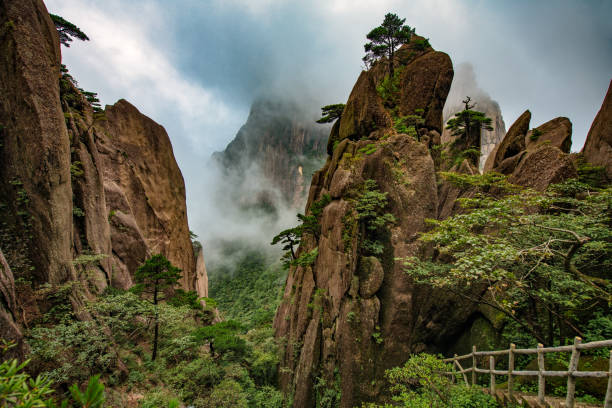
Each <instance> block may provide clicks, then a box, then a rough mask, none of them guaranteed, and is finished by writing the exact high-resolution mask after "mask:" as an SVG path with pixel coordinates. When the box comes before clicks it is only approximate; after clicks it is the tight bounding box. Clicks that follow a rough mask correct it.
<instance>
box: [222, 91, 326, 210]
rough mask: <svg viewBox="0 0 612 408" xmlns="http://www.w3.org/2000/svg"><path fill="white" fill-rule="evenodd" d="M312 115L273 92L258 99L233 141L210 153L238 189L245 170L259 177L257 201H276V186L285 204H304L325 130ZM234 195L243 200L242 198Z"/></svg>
mask: <svg viewBox="0 0 612 408" xmlns="http://www.w3.org/2000/svg"><path fill="white" fill-rule="evenodd" d="M314 119H315V117H314V115H312V114H309V113H308V112H307V111H305V110H304V109H303V108H302V107H300V106H299V104H298V103H297V102H295V101H291V100H285V99H284V98H278V99H274V97H266V98H260V99H257V100H256V101H255V102H253V105H252V107H251V111H250V114H249V117H248V119H247V121H246V123H245V124H244V125H243V126H242V128H240V130H239V131H238V133H237V134H236V137H235V138H234V140H232V141H231V142H230V143H229V144H228V146H227V148H226V149H225V150H224V151H223V152H218V153H215V155H214V157H215V159H216V161H217V162H218V163H219V164H220V166H221V168H222V169H223V171H224V174H225V175H226V176H227V177H229V178H231V179H232V184H233V186H232V187H233V188H235V189H236V190H238V191H242V190H243V189H242V188H240V186H236V185H235V184H236V183H239V184H240V183H244V182H245V180H248V177H247V174H248V173H256V174H257V176H258V177H261V178H262V179H263V180H259V185H261V186H262V188H261V191H259V193H258V194H255V195H256V196H258V197H259V198H258V199H257V200H259V201H261V200H264V201H270V203H271V204H272V205H274V201H275V200H276V199H275V198H274V195H275V192H274V190H278V191H279V192H280V200H281V201H282V202H283V204H284V205H287V204H288V205H289V206H291V207H293V208H300V207H301V206H302V205H304V201H305V198H306V194H307V189H308V184H309V182H310V175H311V174H312V172H313V171H314V170H316V169H317V168H318V167H319V166H320V165H321V163H322V162H323V157H324V155H325V150H324V149H325V141H326V137H327V132H328V131H329V129H328V128H327V127H326V126H322V125H318V124H316V123H315V121H314ZM266 185H267V186H266ZM244 187H245V188H246V189H248V187H250V186H244ZM266 187H267V188H269V191H266ZM237 199H238V201H242V200H244V197H238V198H237ZM257 200H256V201H257ZM247 205H257V203H251V204H249V203H247Z"/></svg>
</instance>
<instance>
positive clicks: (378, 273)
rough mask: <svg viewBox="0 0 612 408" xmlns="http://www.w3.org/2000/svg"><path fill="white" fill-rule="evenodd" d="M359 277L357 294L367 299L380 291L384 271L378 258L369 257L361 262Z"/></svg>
mask: <svg viewBox="0 0 612 408" xmlns="http://www.w3.org/2000/svg"><path fill="white" fill-rule="evenodd" d="M359 275H360V276H359V294H360V295H361V296H362V297H363V298H364V299H368V298H371V297H372V296H374V294H375V293H376V292H378V290H379V289H380V286H381V285H382V283H383V279H384V278H385V271H384V270H383V267H382V265H381V264H380V261H379V260H378V258H376V257H374V256H370V257H367V258H363V259H362V260H361V265H360V269H359Z"/></svg>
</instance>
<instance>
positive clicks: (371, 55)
mask: <svg viewBox="0 0 612 408" xmlns="http://www.w3.org/2000/svg"><path fill="white" fill-rule="evenodd" d="M405 21H406V19H405V18H399V17H398V16H397V14H392V13H387V14H386V15H385V19H384V21H383V23H382V24H381V25H380V26H378V27H376V28H374V29H373V30H372V31H370V32H369V33H368V35H367V36H366V38H367V39H368V40H370V42H368V43H366V44H365V45H364V46H363V47H364V49H365V52H366V55H365V56H364V57H363V58H362V60H363V62H364V63H365V64H366V66H368V65H370V64H371V63H372V62H374V61H376V60H378V59H380V58H382V57H387V59H388V61H389V76H391V77H393V64H394V62H393V59H394V56H395V50H396V49H397V48H399V47H400V46H401V45H402V44H406V43H408V42H410V38H411V37H412V35H413V34H414V28H411V27H410V26H407V25H404V22H405Z"/></svg>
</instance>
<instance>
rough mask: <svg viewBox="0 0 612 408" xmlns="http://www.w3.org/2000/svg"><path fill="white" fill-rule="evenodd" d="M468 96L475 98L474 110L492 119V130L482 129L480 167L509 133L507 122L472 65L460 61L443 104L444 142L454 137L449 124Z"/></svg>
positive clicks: (461, 108) (473, 99)
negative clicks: (478, 82)
mask: <svg viewBox="0 0 612 408" xmlns="http://www.w3.org/2000/svg"><path fill="white" fill-rule="evenodd" d="M466 96H469V97H471V98H472V101H473V103H475V105H476V106H475V108H474V109H475V110H478V111H480V112H484V114H485V115H486V117H488V118H491V126H493V130H482V131H481V135H480V160H479V169H480V170H482V169H483V168H484V165H485V162H486V160H487V158H488V157H489V155H490V154H491V152H492V151H493V149H494V148H495V146H496V145H498V144H499V143H500V142H501V141H502V139H503V138H504V136H505V134H506V124H505V123H504V118H503V116H502V112H501V108H500V107H499V104H498V103H497V102H496V101H494V100H493V99H491V97H490V96H489V94H488V93H487V92H485V91H484V90H482V89H481V88H480V87H479V86H478V84H477V82H476V74H475V72H474V68H473V67H472V65H471V64H468V63H464V64H460V65H459V66H458V67H457V69H456V70H455V76H454V78H453V84H452V86H451V89H450V92H449V94H448V98H447V99H446V104H445V105H444V112H443V115H444V129H443V131H442V143H447V142H450V141H452V140H453V137H452V136H451V132H450V131H449V130H448V129H446V123H448V121H449V120H450V119H452V118H453V116H454V115H455V113H457V112H460V111H462V110H463V109H465V106H464V104H463V103H462V102H461V101H463V100H464V99H465V98H466Z"/></svg>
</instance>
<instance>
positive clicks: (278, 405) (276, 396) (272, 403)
mask: <svg viewBox="0 0 612 408" xmlns="http://www.w3.org/2000/svg"><path fill="white" fill-rule="evenodd" d="M250 405H251V406H252V407H257V408H283V406H284V405H283V394H282V393H281V392H280V391H279V390H277V389H276V388H273V387H270V386H265V387H262V388H261V389H259V390H257V391H255V393H254V395H253V398H252V399H251V404H250Z"/></svg>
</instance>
